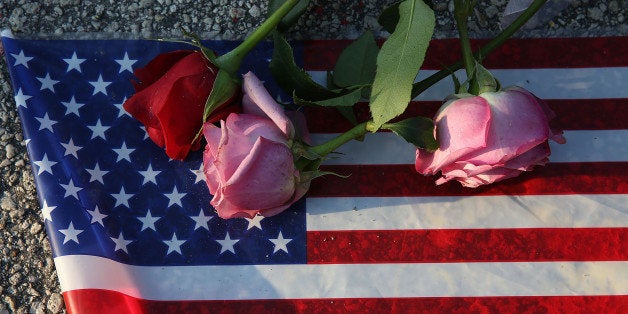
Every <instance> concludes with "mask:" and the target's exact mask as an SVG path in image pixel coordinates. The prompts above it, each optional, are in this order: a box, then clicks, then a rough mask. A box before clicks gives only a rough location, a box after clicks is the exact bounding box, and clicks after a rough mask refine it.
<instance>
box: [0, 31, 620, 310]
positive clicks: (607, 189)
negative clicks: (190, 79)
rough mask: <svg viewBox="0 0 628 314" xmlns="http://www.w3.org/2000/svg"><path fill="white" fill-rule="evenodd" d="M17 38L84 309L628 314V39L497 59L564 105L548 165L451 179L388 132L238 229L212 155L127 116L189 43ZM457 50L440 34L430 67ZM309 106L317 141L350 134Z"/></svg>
mask: <svg viewBox="0 0 628 314" xmlns="http://www.w3.org/2000/svg"><path fill="white" fill-rule="evenodd" d="M2 43H3V45H4V50H5V56H6V58H7V64H8V68H9V71H10V74H11V79H12V84H13V88H14V95H15V103H16V106H17V110H18V111H19V114H20V117H21V119H22V124H23V129H24V135H25V139H26V142H27V148H28V153H29V156H30V160H31V162H32V166H33V172H34V175H35V180H36V184H37V190H38V193H39V198H40V202H41V209H42V214H43V218H44V220H45V225H46V230H47V233H48V236H49V239H50V241H51V244H52V248H53V254H54V261H55V265H56V268H57V272H58V275H59V280H60V284H61V289H62V292H63V295H64V298H65V302H66V307H67V309H68V311H69V312H73V313H98V312H107V313H120V312H126V313H143V312H150V313H155V312H162V313H181V312H308V313H309V312H347V311H351V312H354V311H356V312H360V311H369V312H402V313H405V312H422V311H430V312H455V311H464V312H467V311H476V312H513V311H516V312H522V311H527V312H573V311H585V312H599V311H604V312H626V311H628V298H627V295H628V263H627V262H626V260H627V259H628V245H627V243H626V235H627V229H626V227H627V226H628V205H627V204H628V197H627V195H626V193H627V191H628V184H627V182H628V143H627V140H628V131H627V129H628V114H627V110H626V106H628V89H627V88H626V85H625V82H626V80H628V59H626V55H628V51H627V49H628V48H627V47H628V38H627V37H610V38H571V39H518V40H512V41H510V42H509V43H508V44H506V45H505V46H504V47H503V48H501V49H500V50H499V51H498V52H496V53H495V54H494V55H492V56H491V57H489V58H488V59H487V60H486V61H485V65H486V66H487V67H488V68H490V69H492V70H493V73H494V74H495V75H496V76H497V77H498V78H499V79H500V81H501V83H502V85H504V86H507V85H512V84H516V85H520V86H522V87H524V88H527V89H529V90H531V91H532V92H534V93H536V95H537V96H539V97H541V98H545V99H547V100H548V102H549V104H550V106H552V107H553V109H554V110H555V111H556V112H557V113H558V115H559V123H560V125H561V127H563V128H564V129H565V130H566V131H565V136H566V137H567V140H568V143H567V144H566V145H555V146H553V147H552V150H553V154H552V156H551V161H552V163H550V164H549V165H547V166H546V167H543V168H539V169H538V170H537V171H534V172H532V173H526V174H524V175H522V176H520V177H518V178H515V179H511V180H509V181H505V182H503V183H498V184H495V185H492V186H488V187H482V188H478V189H466V188H462V187H460V186H459V185H458V184H457V183H451V184H445V185H443V186H440V187H435V186H434V185H433V181H434V178H426V177H422V176H420V175H418V174H417V173H415V171H414V169H413V168H414V167H413V156H414V149H413V148H412V147H411V146H410V145H409V144H407V143H405V142H404V141H403V140H401V139H398V138H396V137H395V136H393V135H392V134H391V133H377V134H372V135H367V137H366V139H365V141H364V142H352V143H350V144H349V145H347V146H345V147H343V148H342V149H340V152H341V153H344V154H338V155H337V156H336V157H335V158H332V159H329V160H328V161H327V162H326V164H325V165H324V168H325V169H326V170H332V171H335V172H338V173H343V174H350V176H349V177H348V178H337V177H332V176H328V177H323V178H319V179H317V180H315V181H314V182H313V185H312V187H311V189H310V192H309V193H308V195H307V196H306V197H305V198H304V199H303V200H301V201H299V202H298V203H297V204H295V205H294V206H293V207H292V208H290V209H289V210H287V211H285V212H284V213H282V214H280V215H278V216H275V217H270V218H263V217H259V216H258V217H256V218H254V219H233V220H222V219H220V218H218V217H217V216H216V213H215V212H214V210H213V208H212V207H211V206H210V205H209V201H210V199H211V195H209V193H208V191H207V188H206V185H205V182H204V178H203V174H202V170H201V169H202V168H201V154H200V152H196V153H193V154H192V155H191V156H190V157H189V158H187V159H186V160H185V161H175V160H170V159H168V158H167V156H166V155H165V154H164V152H163V150H162V149H160V148H158V147H156V146H155V145H154V144H153V143H152V142H151V141H150V139H148V138H147V136H146V132H145V131H144V130H143V128H142V126H141V124H139V123H138V122H137V121H136V120H134V119H133V118H132V117H130V116H129V115H127V114H126V113H125V112H124V110H123V109H122V103H123V102H124V100H125V99H127V98H128V97H129V96H130V95H132V93H133V88H132V84H131V79H132V71H133V69H135V68H137V67H141V66H143V65H145V64H146V63H147V62H148V61H149V60H151V59H152V58H153V57H155V56H156V55H157V54H159V53H161V52H165V51H171V50H174V49H180V48H186V47H185V46H183V45H182V44H179V43H169V42H161V41H150V40H24V39H16V38H13V37H12V36H10V34H8V33H5V34H4V36H3V38H2ZM347 43H348V42H346V41H305V42H298V43H295V54H296V57H297V59H298V61H299V62H301V63H302V64H303V66H304V67H305V69H306V70H307V71H308V72H309V73H310V74H311V75H312V76H313V77H314V78H315V79H316V80H319V81H321V82H322V81H324V79H325V76H326V71H327V70H330V69H332V66H333V63H334V61H335V59H336V58H337V56H338V54H339V52H340V50H341V49H342V47H343V46H345V45H346V44H347ZM476 43H478V42H476ZM207 45H208V46H210V47H211V48H212V49H215V50H216V51H218V52H219V53H220V52H224V51H227V50H228V49H230V48H232V47H233V46H234V43H232V42H218V41H212V42H207ZM455 46H457V44H456V43H455V42H454V41H452V40H448V39H443V40H434V41H433V42H432V45H431V46H430V50H429V53H428V57H427V60H426V62H425V64H424V69H423V70H422V71H421V72H420V77H425V76H427V75H428V74H430V73H433V72H434V71H435V69H438V68H440V67H442V66H443V65H446V64H449V63H450V62H451V61H453V60H455V59H456V57H457V53H458V52H457V51H456V49H454V48H452V47H455ZM271 53H272V46H271V45H270V44H263V45H262V46H260V47H259V48H258V49H257V50H255V52H254V53H253V54H252V55H251V56H250V57H249V58H248V59H247V62H246V64H245V65H244V66H243V69H244V70H252V71H253V72H255V73H256V74H257V75H258V76H260V77H261V78H262V79H264V80H265V81H266V82H267V84H266V85H267V87H269V89H271V91H274V92H275V93H277V94H278V93H279V92H278V89H277V87H276V86H275V85H274V84H272V79H271V78H270V77H269V76H268V71H267V66H268V61H269V58H270V56H271ZM452 88H453V87H452V85H451V83H450V82H447V81H444V82H441V83H440V84H437V85H436V86H434V87H433V88H431V89H430V90H428V91H426V92H425V93H423V94H422V95H421V96H420V97H419V98H417V99H416V100H415V101H413V103H412V105H411V109H410V114H412V115H416V114H420V115H425V116H430V115H432V114H433V113H434V112H435V110H436V109H437V107H438V105H439V100H440V99H442V98H443V97H444V96H445V95H447V94H448V93H449V92H451V90H452ZM284 97H285V96H284ZM357 111H358V115H359V116H363V115H365V114H366V113H367V109H366V106H365V105H360V106H358V108H357ZM307 114H308V123H309V127H310V130H311V131H312V132H313V133H314V136H313V139H314V141H317V142H320V141H323V140H325V139H326V138H329V137H331V136H333V135H334V134H336V133H339V132H342V131H344V130H346V129H347V128H348V124H347V123H346V122H345V121H343V120H342V118H340V117H339V116H337V115H335V114H334V113H333V112H330V111H328V110H318V109H316V110H314V109H312V110H308V112H307Z"/></svg>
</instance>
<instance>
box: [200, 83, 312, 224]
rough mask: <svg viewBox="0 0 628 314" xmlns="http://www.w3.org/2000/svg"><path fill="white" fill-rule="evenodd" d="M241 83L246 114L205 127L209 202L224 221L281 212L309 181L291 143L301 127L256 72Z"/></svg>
mask: <svg viewBox="0 0 628 314" xmlns="http://www.w3.org/2000/svg"><path fill="white" fill-rule="evenodd" d="M242 87H243V90H244V98H243V101H242V102H243V104H242V106H243V113H242V114H237V113H232V114H230V115H229V116H228V117H227V119H226V120H222V121H220V122H221V126H220V127H217V126H215V125H214V124H211V123H205V125H204V127H203V134H204V135H205V139H206V140H207V147H206V148H205V152H204V157H203V164H204V172H205V176H206V178H207V186H208V187H209V191H210V193H211V194H213V195H214V198H213V199H212V201H211V204H212V205H213V206H214V208H215V209H216V211H217V212H218V215H219V216H220V217H222V218H225V219H227V218H235V217H249V218H252V217H253V216H255V215H256V214H258V213H259V214H261V215H263V216H272V215H275V214H278V213H280V212H282V211H283V210H285V209H286V208H288V207H289V206H290V205H291V204H292V203H294V202H296V201H297V200H298V199H299V198H301V197H302V196H303V195H304V194H305V192H306V191H307V190H308V188H309V184H310V182H309V180H305V182H301V181H300V179H301V178H300V173H299V170H298V169H297V168H296V167H295V165H294V161H293V159H294V158H293V154H292V151H291V147H290V146H291V143H292V141H294V140H295V133H296V132H297V131H298V130H295V126H294V124H293V122H292V121H291V120H290V119H289V118H288V116H287V115H286V114H285V113H284V111H283V109H282V108H281V106H280V105H279V104H278V103H277V102H276V101H275V100H274V99H273V98H272V96H271V95H270V94H269V93H268V91H266V89H265V88H264V86H263V84H262V82H261V81H260V80H259V79H258V78H257V77H256V76H255V75H254V74H252V73H250V72H249V73H247V74H245V75H244V83H243V86H242ZM297 140H298V139H297Z"/></svg>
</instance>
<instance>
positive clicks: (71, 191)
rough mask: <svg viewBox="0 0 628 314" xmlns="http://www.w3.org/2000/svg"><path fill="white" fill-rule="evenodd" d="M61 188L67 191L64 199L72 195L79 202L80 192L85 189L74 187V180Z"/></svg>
mask: <svg viewBox="0 0 628 314" xmlns="http://www.w3.org/2000/svg"><path fill="white" fill-rule="evenodd" d="M61 187H63V189H64V190H65V194H64V195H63V197H68V196H70V195H71V196H74V198H76V199H77V200H78V199H79V197H78V192H79V191H80V190H82V189H83V188H81V187H78V186H76V185H74V181H72V179H70V182H68V184H61Z"/></svg>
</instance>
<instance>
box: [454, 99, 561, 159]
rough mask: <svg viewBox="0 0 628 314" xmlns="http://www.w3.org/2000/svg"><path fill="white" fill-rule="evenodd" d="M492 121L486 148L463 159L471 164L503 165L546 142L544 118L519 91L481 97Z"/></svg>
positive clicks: (546, 132) (547, 130) (534, 105)
mask: <svg viewBox="0 0 628 314" xmlns="http://www.w3.org/2000/svg"><path fill="white" fill-rule="evenodd" d="M480 97H483V98H484V99H486V100H487V101H488V102H489V103H490V104H491V115H492V117H493V119H492V122H491V126H490V129H489V134H488V141H487V144H486V148H485V149H483V150H479V151H477V152H475V153H474V154H473V155H472V156H465V159H466V160H468V161H470V162H472V163H474V164H493V165H494V164H503V163H505V162H507V161H508V160H510V159H512V158H515V157H516V156H518V155H520V154H522V153H524V152H526V151H528V150H529V149H531V148H532V147H534V146H536V145H539V144H540V143H542V142H544V141H546V140H547V137H548V134H549V127H548V121H547V116H546V115H545V113H544V112H543V110H542V108H541V107H540V106H539V105H538V103H537V101H536V99H535V98H534V96H532V95H531V94H529V93H524V92H520V91H518V90H510V91H506V92H495V93H484V94H482V95H480Z"/></svg>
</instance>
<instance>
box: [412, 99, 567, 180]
mask: <svg viewBox="0 0 628 314" xmlns="http://www.w3.org/2000/svg"><path fill="white" fill-rule="evenodd" d="M554 117H555V114H554V112H552V111H551V110H550V109H549V107H547V105H546V104H545V103H544V102H543V101H542V100H540V99H538V98H536V96H534V95H533V94H531V93H530V92H528V91H527V90H525V89H523V88H520V87H510V88H507V89H505V90H503V91H500V92H490V93H483V94H480V95H479V96H475V97H467V98H460V99H451V100H448V101H447V102H446V103H445V104H444V105H443V106H442V107H441V109H440V110H439V112H438V113H437V114H436V117H435V118H434V123H435V125H436V128H435V133H436V138H437V139H438V141H439V144H440V148H439V149H438V150H436V151H435V152H433V153H428V152H425V151H422V150H417V151H416V164H415V166H416V170H417V171H418V172H419V173H421V174H424V175H433V174H436V173H437V172H438V171H441V174H442V177H441V178H439V179H438V180H437V181H436V184H443V183H445V182H447V181H449V180H457V181H459V182H460V183H462V185H463V186H466V187H478V186H480V185H483V184H490V183H493V182H497V181H501V180H504V179H507V178H512V177H515V176H517V175H519V174H520V173H521V172H523V171H529V170H532V168H533V167H534V166H535V165H545V164H546V163H547V162H548V161H549V159H548V156H549V155H550V148H549V145H548V139H552V140H554V141H556V142H558V143H561V144H562V143H565V139H564V137H563V136H562V131H557V130H552V129H550V127H549V120H551V119H552V118H554Z"/></svg>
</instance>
